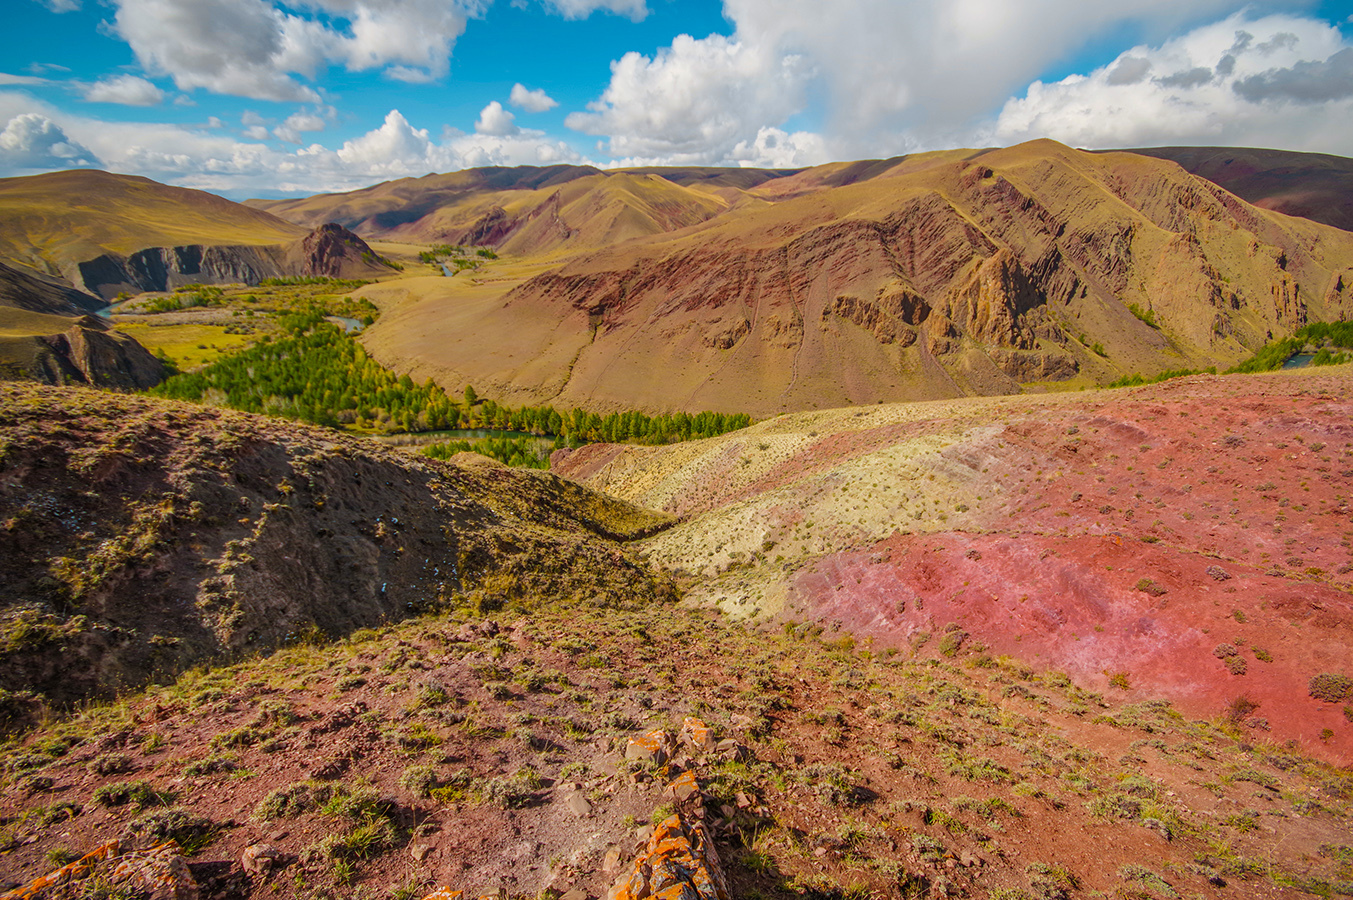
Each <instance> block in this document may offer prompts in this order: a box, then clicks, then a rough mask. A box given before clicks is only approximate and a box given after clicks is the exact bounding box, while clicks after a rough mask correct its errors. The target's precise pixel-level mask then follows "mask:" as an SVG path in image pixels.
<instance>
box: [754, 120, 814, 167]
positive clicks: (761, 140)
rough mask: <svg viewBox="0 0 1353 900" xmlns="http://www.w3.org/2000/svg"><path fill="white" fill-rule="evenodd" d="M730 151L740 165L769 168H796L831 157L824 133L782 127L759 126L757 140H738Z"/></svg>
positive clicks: (812, 164)
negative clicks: (787, 130) (784, 129)
mask: <svg viewBox="0 0 1353 900" xmlns="http://www.w3.org/2000/svg"><path fill="white" fill-rule="evenodd" d="M731 155H732V158H733V159H734V160H735V161H736V162H737V164H738V165H740V166H751V167H754V168H766V169H797V168H802V167H804V166H816V165H820V164H822V163H825V162H830V161H831V153H830V151H828V150H827V145H826V143H825V142H824V141H823V140H822V136H821V135H817V134H813V133H811V132H807V131H796V132H794V133H793V134H788V133H786V132H784V131H783V130H781V129H779V128H761V129H759V130H758V131H757V133H756V138H755V139H754V140H752V141H750V142H748V141H739V142H738V144H737V146H735V147H734V148H733V152H732V154H731Z"/></svg>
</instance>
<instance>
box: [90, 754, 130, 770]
mask: <svg viewBox="0 0 1353 900" xmlns="http://www.w3.org/2000/svg"><path fill="white" fill-rule="evenodd" d="M131 770H132V758H131V757H130V756H128V755H127V754H125V753H104V754H101V755H99V756H96V757H94V760H93V761H92V762H91V763H90V764H89V771H91V772H93V773H94V774H95V775H121V774H122V773H123V772H130V771H131Z"/></svg>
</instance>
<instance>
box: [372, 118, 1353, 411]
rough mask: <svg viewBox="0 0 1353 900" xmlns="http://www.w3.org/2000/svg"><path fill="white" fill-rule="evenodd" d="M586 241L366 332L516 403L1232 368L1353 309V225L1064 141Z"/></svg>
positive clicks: (1085, 381) (389, 352)
mask: <svg viewBox="0 0 1353 900" xmlns="http://www.w3.org/2000/svg"><path fill="white" fill-rule="evenodd" d="M611 177H612V178H614V177H616V176H611ZM559 220H560V221H561V222H562V223H563V225H564V226H565V227H566V228H571V227H572V224H573V223H571V222H570V220H569V219H568V217H567V216H566V215H561V216H560V217H559ZM673 224H674V225H675V224H679V223H677V222H673ZM519 233H520V232H519ZM502 238H503V240H504V242H505V243H504V244H503V246H509V245H510V242H511V240H513V238H512V236H511V235H510V234H509V233H507V232H505V233H504V234H503V235H502ZM583 251H584V252H579V253H576V254H575V255H573V256H571V257H568V258H567V259H564V260H563V261H562V263H561V264H559V265H557V266H554V267H551V268H549V269H548V270H545V271H539V270H537V271H525V270H523V273H522V275H521V276H519V277H518V278H517V279H516V280H513V278H512V277H510V275H506V274H504V275H503V276H500V277H498V278H496V279H489V278H480V279H469V280H466V279H462V280H460V281H444V280H438V281H427V280H424V281H413V280H410V281H407V282H403V283H401V284H400V285H399V286H397V287H396V286H393V285H392V286H388V287H385V288H371V289H368V295H369V296H370V297H371V298H372V299H374V300H378V301H381V302H384V303H385V304H386V305H387V307H388V308H389V312H388V314H387V315H386V316H385V317H384V318H383V319H382V321H381V322H380V323H379V324H378V325H377V326H376V327H375V328H373V329H371V330H370V332H369V333H368V334H367V335H366V336H365V338H364V340H365V342H366V343H367V345H368V347H369V348H370V349H371V350H372V352H373V353H375V354H376V356H377V357H378V358H380V359H381V360H382V361H383V362H385V363H386V364H388V365H391V366H394V367H396V368H398V369H401V370H404V369H408V370H411V371H412V373H413V376H414V377H415V379H418V380H421V379H422V378H424V377H427V376H431V377H434V378H436V379H437V380H438V381H439V382H440V383H442V384H443V385H445V386H447V387H448V388H450V389H453V390H456V391H459V390H460V389H461V388H463V387H464V385H465V384H467V383H469V384H473V385H474V386H475V387H476V388H477V389H478V390H480V391H481V393H485V394H487V395H489V396H495V397H499V398H502V399H504V400H506V401H508V402H512V403H541V402H549V403H552V404H554V405H556V406H571V405H584V404H586V405H589V406H591V407H595V408H600V409H609V408H626V407H634V408H640V409H645V410H671V409H685V410H697V409H714V410H720V411H730V412H731V411H743V412H749V413H751V414H753V415H756V416H766V415H773V414H775V413H779V412H785V411H793V410H800V409H812V408H826V407H832V406H841V405H846V404H861V403H875V402H882V401H889V400H900V399H927V398H939V397H954V396H962V395H966V394H997V393H1012V392H1018V391H1020V390H1021V389H1022V386H1024V385H1027V384H1031V383H1032V384H1040V383H1041V384H1044V385H1055V384H1058V383H1060V384H1062V385H1066V386H1087V385H1094V384H1105V383H1108V382H1110V381H1113V380H1115V379H1117V378H1119V377H1121V376H1123V375H1125V374H1129V373H1136V372H1143V373H1147V374H1150V373H1155V372H1160V371H1163V370H1168V369H1180V368H1203V367H1207V366H1229V365H1232V364H1234V363H1236V362H1238V361H1240V360H1242V359H1244V358H1246V357H1248V356H1249V355H1250V354H1251V353H1252V352H1253V350H1254V349H1256V348H1257V347H1258V346H1260V345H1262V344H1263V343H1264V342H1266V341H1267V340H1268V339H1269V338H1270V336H1272V335H1277V334H1282V333H1287V332H1290V331H1291V330H1292V329H1294V328H1296V327H1299V326H1300V325H1301V324H1302V323H1304V322H1306V321H1307V320H1308V319H1309V320H1319V319H1338V318H1343V317H1348V316H1350V315H1353V235H1351V234H1349V233H1348V232H1344V231H1341V230H1339V229H1335V228H1332V227H1329V226H1324V225H1319V224H1317V223H1314V222H1310V221H1308V220H1304V219H1299V218H1293V217H1289V216H1285V215H1280V214H1277V213H1273V212H1270V211H1267V210H1263V209H1259V208H1257V207H1253V206H1250V205H1249V204H1247V203H1245V202H1244V201H1242V200H1240V199H1238V198H1237V197H1235V196H1234V195H1232V194H1230V193H1228V192H1226V191H1224V190H1221V189H1220V188H1218V187H1217V186H1216V185H1214V184H1212V183H1211V182H1208V181H1206V180H1203V179H1200V178H1196V177H1194V176H1192V175H1189V174H1188V173H1187V172H1185V171H1183V170H1182V169H1181V168H1180V167H1179V166H1177V165H1175V164H1174V163H1170V162H1166V161H1160V160H1155V159H1151V158H1148V157H1145V156H1141V155H1136V154H1130V153H1112V154H1092V153H1086V152H1082V151H1076V150H1072V149H1070V148H1067V147H1064V146H1062V145H1060V144H1056V143H1054V142H1050V141H1037V142H1033V143H1030V144H1025V145H1021V146H1018V147H1012V148H1008V149H1004V150H994V151H950V152H945V153H935V154H922V155H917V156H913V157H904V158H899V159H895V160H885V161H875V162H869V163H853V164H831V165H828V166H823V167H819V168H816V169H810V170H805V171H802V172H797V173H787V174H784V175H782V176H781V177H776V178H771V179H767V180H763V181H760V182H758V183H756V184H755V185H754V186H752V187H750V188H748V189H746V190H745V191H744V192H743V193H742V195H741V196H740V197H739V198H738V199H736V200H734V201H732V202H731V203H730V205H729V207H728V209H727V210H726V211H725V212H723V213H721V214H719V215H716V216H714V217H712V218H709V219H707V220H704V221H701V222H698V223H696V224H691V225H687V226H685V227H679V228H674V229H672V230H665V231H661V232H658V233H653V234H651V235H649V236H647V237H642V236H639V237H636V238H635V239H633V240H630V241H627V242H624V243H619V244H609V245H607V246H606V247H604V248H603V249H599V250H595V251H587V250H586V249H585V248H583Z"/></svg>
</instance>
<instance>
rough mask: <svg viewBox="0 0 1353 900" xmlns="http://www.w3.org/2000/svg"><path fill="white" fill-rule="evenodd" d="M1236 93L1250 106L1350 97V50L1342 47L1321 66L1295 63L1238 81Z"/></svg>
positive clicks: (1352, 57) (1352, 87)
mask: <svg viewBox="0 0 1353 900" xmlns="http://www.w3.org/2000/svg"><path fill="white" fill-rule="evenodd" d="M1235 90H1236V93H1238V94H1240V96H1242V97H1244V98H1245V99H1246V100H1249V101H1250V102H1252V103H1260V102H1262V101H1264V100H1291V101H1292V102H1294V103H1325V102H1327V101H1330V100H1342V99H1344V98H1346V97H1351V96H1353V47H1345V48H1344V49H1343V50H1340V51H1339V52H1338V53H1335V54H1334V55H1332V56H1330V57H1329V58H1328V59H1326V60H1324V61H1323V62H1306V61H1302V62H1298V63H1294V64H1293V65H1292V66H1291V67H1290V68H1286V69H1268V70H1267V71H1264V72H1260V73H1258V74H1257V75H1251V76H1249V77H1248V78H1244V79H1241V80H1240V81H1237V82H1236V84H1235Z"/></svg>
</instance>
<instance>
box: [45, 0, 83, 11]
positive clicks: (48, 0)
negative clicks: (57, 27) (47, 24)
mask: <svg viewBox="0 0 1353 900" xmlns="http://www.w3.org/2000/svg"><path fill="white" fill-rule="evenodd" d="M42 5H43V6H45V7H47V8H48V9H50V10H51V11H52V12H54V13H68V12H75V11H76V10H77V9H79V8H80V0H42Z"/></svg>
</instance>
